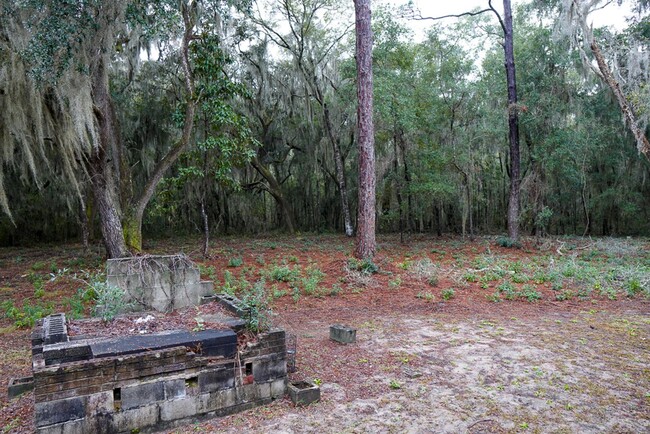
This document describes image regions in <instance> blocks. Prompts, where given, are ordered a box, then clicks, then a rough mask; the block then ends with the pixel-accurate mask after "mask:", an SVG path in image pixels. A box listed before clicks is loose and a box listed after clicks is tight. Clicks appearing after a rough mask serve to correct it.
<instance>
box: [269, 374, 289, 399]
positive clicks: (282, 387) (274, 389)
mask: <svg viewBox="0 0 650 434" xmlns="http://www.w3.org/2000/svg"><path fill="white" fill-rule="evenodd" d="M286 393H287V379H286V378H280V379H278V380H275V381H273V382H271V398H273V399H276V398H282V397H283V396H284V395H286Z"/></svg>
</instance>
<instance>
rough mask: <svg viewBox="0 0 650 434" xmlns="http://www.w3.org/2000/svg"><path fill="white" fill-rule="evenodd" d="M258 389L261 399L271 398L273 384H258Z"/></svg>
mask: <svg viewBox="0 0 650 434" xmlns="http://www.w3.org/2000/svg"><path fill="white" fill-rule="evenodd" d="M257 388H258V389H259V397H260V398H261V399H270V398H271V383H262V384H258V385H257Z"/></svg>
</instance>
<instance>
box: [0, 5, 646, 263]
mask: <svg viewBox="0 0 650 434" xmlns="http://www.w3.org/2000/svg"><path fill="white" fill-rule="evenodd" d="M485 3H486V5H485V6H486V9H485V10H483V11H480V10H474V11H471V13H459V15H460V16H459V17H451V18H447V19H444V20H436V19H433V20H423V18H426V17H422V16H421V14H420V11H419V10H417V8H415V7H414V5H413V4H412V3H406V2H404V4H398V2H391V3H388V4H386V3H376V4H373V10H372V30H373V38H374V40H373V48H372V75H373V80H374V90H373V98H374V110H373V112H372V118H373V119H374V149H375V158H376V168H375V175H376V179H377V182H376V189H375V193H376V202H375V216H376V219H377V223H376V230H377V232H379V233H397V232H398V233H400V234H403V233H431V234H437V235H442V234H460V235H462V236H470V237H473V236H474V235H475V234H508V235H510V236H511V237H513V233H512V232H511V231H510V230H509V229H510V228H509V221H513V222H514V221H516V223H517V226H518V230H519V231H520V233H521V234H523V235H529V234H530V235H538V236H540V235H541V236H543V235H547V234H575V235H614V236H623V235H645V236H647V235H649V234H650V211H649V209H648V207H647V206H646V204H647V203H648V200H649V199H650V179H649V177H650V164H649V161H648V141H647V138H646V137H647V131H648V116H649V114H650V111H649V105H648V104H649V101H650V95H649V92H650V88H649V87H648V84H647V81H648V74H649V73H650V72H649V71H650V67H649V66H650V65H649V63H648V61H649V58H648V53H649V51H648V44H649V42H650V24H649V21H648V6H649V5H648V2H647V1H645V0H638V1H631V2H628V4H629V7H630V16H629V17H626V23H627V24H626V26H625V27H624V28H622V29H616V28H614V27H601V28H598V27H596V28H594V27H593V26H592V25H591V21H590V16H591V13H592V12H594V11H597V10H598V9H600V8H606V7H607V5H608V4H609V3H612V2H607V1H578V0H573V1H570V0H534V1H530V2H527V3H526V2H516V3H515V4H514V5H513V9H512V22H511V27H510V30H511V33H510V36H511V41H512V46H513V47H514V51H513V52H512V53H511V56H514V57H513V63H512V67H513V71H514V67H516V90H515V92H516V93H515V94H514V98H515V99H514V100H513V99H512V95H511V94H510V87H509V82H508V81H507V80H506V78H507V77H506V69H504V46H506V45H507V44H505V45H504V41H505V40H507V39H508V38H505V39H504V35H506V33H507V32H505V29H506V27H504V26H503V24H504V21H503V18H504V17H505V15H506V14H504V13H503V10H502V9H500V7H501V4H500V2H497V3H499V5H497V6H499V9H498V10H497V9H495V8H494V7H493V4H492V3H493V2H492V1H490V2H488V1H486V2H485ZM509 3H510V2H508V4H509ZM619 3H620V2H619ZM2 8H3V11H2V20H1V21H0V150H1V152H0V155H1V157H0V158H1V164H0V205H1V207H2V215H1V216H0V244H1V245H5V246H12V245H13V246H15V245H24V244H30V243H34V242H52V241H69V240H81V241H83V242H84V243H85V244H87V243H89V242H101V240H102V239H103V240H104V244H105V245H107V249H108V252H109V256H123V255H124V254H126V252H127V251H131V252H133V251H140V250H141V249H142V243H143V239H144V240H145V242H146V240H147V239H149V238H155V237H164V236H167V235H170V234H205V236H206V238H207V236H208V235H209V234H213V235H215V236H216V235H218V234H260V233H277V232H281V233H289V234H294V233H297V232H300V233H346V234H347V235H352V233H353V231H354V230H355V227H356V225H357V218H356V216H357V208H358V200H357V197H358V190H359V185H358V180H359V175H360V174H359V161H358V160H359V159H358V157H359V148H358V140H359V134H358V132H357V104H356V101H357V97H356V90H357V70H356V65H355V29H354V8H353V2H341V1H336V0H302V1H295V0H274V1H250V0H229V1H220V0H210V1H208V0H205V1H181V2H178V1H146V0H132V1H126V0H120V1H115V2H104V1H100V0H92V1H83V2H82V1H75V0H65V1H61V0H56V1H55V0H44V1H41V0H38V1H37V0H21V1H9V0H4V1H3V6H2ZM463 12H470V11H463ZM480 12H483V13H480ZM432 18H436V17H432ZM416 22H418V23H421V24H424V25H425V26H426V29H425V30H424V31H421V32H420V31H418V32H415V31H413V30H412V27H413V24H414V23H416ZM513 29H514V30H513ZM504 32H505V33H504ZM514 78H515V75H514V73H513V75H512V79H513V80H514ZM513 82H514V81H513ZM513 117H514V118H516V120H517V122H518V125H517V127H518V131H517V133H516V139H517V147H518V151H517V156H516V164H513V154H512V141H511V139H512V137H511V135H512V129H511V123H510V121H511V120H512V118H513ZM515 193H516V196H514V198H513V196H512V195H513V194H515ZM509 203H510V204H512V203H516V204H517V206H518V209H517V210H515V211H516V214H515V215H513V216H509V212H510V211H509ZM517 236H518V233H515V234H514V238H516V237H517ZM116 240H117V241H116Z"/></svg>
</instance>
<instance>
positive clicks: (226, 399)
mask: <svg viewBox="0 0 650 434" xmlns="http://www.w3.org/2000/svg"><path fill="white" fill-rule="evenodd" d="M236 404H237V395H236V391H235V389H224V390H217V391H216V392H210V393H203V394H201V395H199V405H198V409H197V411H198V413H201V414H202V413H210V412H213V411H221V410H222V409H224V408H229V407H233V406H235V405H236Z"/></svg>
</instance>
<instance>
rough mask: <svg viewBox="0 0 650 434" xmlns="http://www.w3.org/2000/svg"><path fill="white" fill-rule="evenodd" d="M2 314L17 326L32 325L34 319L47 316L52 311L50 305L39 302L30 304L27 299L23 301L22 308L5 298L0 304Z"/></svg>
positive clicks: (26, 326)
mask: <svg viewBox="0 0 650 434" xmlns="http://www.w3.org/2000/svg"><path fill="white" fill-rule="evenodd" d="M0 308H1V309H2V311H3V315H4V316H5V317H6V318H9V319H10V320H12V321H13V322H14V325H15V326H16V327H18V328H29V327H34V324H36V321H38V320H39V319H41V318H43V317H46V316H48V315H49V314H51V313H52V311H53V308H52V306H51V305H46V306H42V305H40V304H36V305H34V304H32V303H29V302H27V301H25V302H24V303H23V306H22V308H19V307H17V306H15V305H14V302H13V301H11V300H5V301H3V302H2V304H0Z"/></svg>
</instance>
